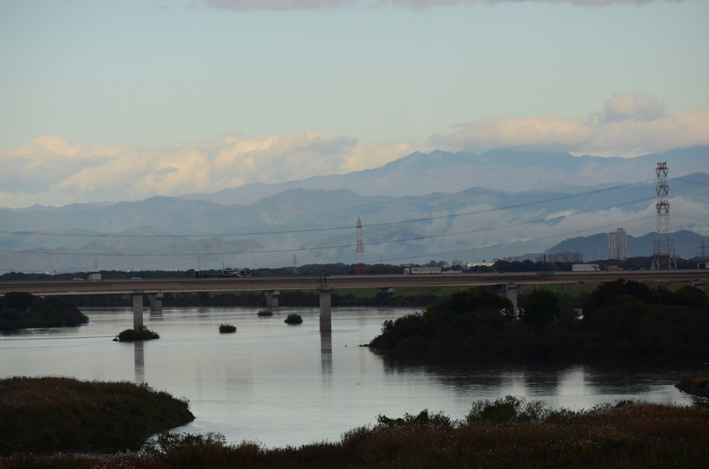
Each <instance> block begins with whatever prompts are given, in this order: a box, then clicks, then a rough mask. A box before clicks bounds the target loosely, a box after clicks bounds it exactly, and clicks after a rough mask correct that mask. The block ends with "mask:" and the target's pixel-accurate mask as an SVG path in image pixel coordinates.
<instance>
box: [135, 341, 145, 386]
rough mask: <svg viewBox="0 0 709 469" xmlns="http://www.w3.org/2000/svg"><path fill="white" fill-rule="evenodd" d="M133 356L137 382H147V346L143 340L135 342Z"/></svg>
mask: <svg viewBox="0 0 709 469" xmlns="http://www.w3.org/2000/svg"><path fill="white" fill-rule="evenodd" d="M133 356H134V359H135V384H143V383H144V382H145V346H144V344H143V341H142V340H137V341H135V342H133Z"/></svg>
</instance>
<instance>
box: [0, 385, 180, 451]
mask: <svg viewBox="0 0 709 469" xmlns="http://www.w3.org/2000/svg"><path fill="white" fill-rule="evenodd" d="M188 407H189V406H188V403H187V402H186V401H184V400H180V399H175V398H174V397H172V396H171V395H169V394H168V393H166V392H161V391H155V390H153V389H151V388H150V387H148V386H147V385H141V386H138V385H135V384H133V383H128V382H113V383H107V382H98V381H91V382H89V381H79V380H76V379H72V378H58V377H43V378H27V377H13V378H7V379H3V380H0V455H3V456H9V455H11V454H13V453H53V452H57V451H62V452H65V451H92V452H115V451H121V450H123V451H125V450H126V449H133V450H137V449H139V448H140V447H141V446H142V445H143V444H144V443H145V440H146V439H147V438H149V437H150V436H151V435H154V434H155V433H158V432H164V431H167V430H169V429H171V428H175V427H178V426H182V425H185V424H187V423H189V422H191V421H192V420H194V415H192V413H191V412H190V411H189V408H188Z"/></svg>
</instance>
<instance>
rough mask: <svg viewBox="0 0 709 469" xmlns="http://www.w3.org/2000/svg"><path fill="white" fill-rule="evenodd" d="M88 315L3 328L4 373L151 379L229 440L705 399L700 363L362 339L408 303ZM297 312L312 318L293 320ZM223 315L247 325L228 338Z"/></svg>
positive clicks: (318, 437) (199, 427)
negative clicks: (404, 355) (497, 360)
mask: <svg viewBox="0 0 709 469" xmlns="http://www.w3.org/2000/svg"><path fill="white" fill-rule="evenodd" d="M83 311H84V313H85V314H87V315H88V316H89V318H90V322H89V324H86V325H83V326H80V327H76V328H64V329H30V330H25V331H22V332H19V333H16V334H3V335H0V354H1V356H2V360H0V376H1V377H8V376H48V375H58V376H71V377H76V378H79V379H85V380H102V381H103V380H105V381H117V380H127V381H135V382H146V383H148V384H149V385H150V386H151V387H153V388H155V389H159V390H165V391H167V392H169V393H170V394H172V395H174V396H177V397H185V398H187V399H189V401H190V407H191V410H192V412H193V413H194V414H195V416H196V419H195V421H194V422H192V423H190V424H188V425H186V426H184V427H181V428H180V429H178V430H179V431H187V432H193V433H205V432H221V433H223V434H224V435H225V436H226V438H227V440H228V441H230V442H240V441H242V440H250V441H258V442H260V443H262V444H264V445H265V446H269V447H271V446H283V445H298V444H303V443H310V442H314V441H322V440H329V441H334V440H338V439H339V438H340V436H341V435H342V433H344V432H346V431H347V430H350V429H352V428H355V427H357V426H361V425H367V424H373V423H375V422H376V417H377V415H378V414H385V415H387V416H389V417H399V416H402V415H403V414H404V413H406V412H408V413H418V412H420V411H421V410H423V409H429V410H430V411H433V412H437V411H444V412H445V413H446V414H448V415H449V416H451V417H454V418H463V417H464V416H465V414H466V413H467V412H468V411H469V410H470V406H471V403H472V402H473V401H474V400H478V399H496V398H498V397H502V396H505V395H508V394H512V395H516V396H523V397H525V398H526V399H529V400H542V401H545V402H548V403H549V404H552V405H554V406H564V407H570V408H576V409H578V408H589V407H592V406H593V405H596V404H599V403H605V402H611V403H612V402H615V401H616V400H619V399H643V400H646V401H652V402H662V403H680V404H689V403H691V402H692V401H693V399H694V398H692V397H690V396H687V395H686V394H683V393H680V392H679V391H678V390H676V389H675V388H674V386H673V385H674V383H676V382H677V381H678V379H679V377H680V375H682V374H684V373H688V372H692V371H697V370H696V369H684V370H682V369H676V368H674V369H658V368H654V369H625V368H623V369H621V368H618V369H608V368H600V367H592V366H583V365H573V366H542V367H540V366H521V365H505V366H500V365H480V366H472V367H471V366H460V365H451V364H447V365H445V364H438V365H432V364H421V363H420V362H413V363H412V362H410V361H409V362H407V361H405V360H401V359H392V358H390V357H382V356H380V355H377V354H376V353H373V352H372V351H370V350H369V349H368V348H366V347H359V345H360V344H365V343H367V342H369V341H370V340H371V339H372V338H373V337H374V336H375V335H377V333H378V332H379V330H380V328H381V325H382V322H383V321H384V320H386V319H393V318H396V317H399V316H401V315H403V314H407V313H410V312H413V311H414V310H409V309H402V308H399V309H377V308H333V311H332V329H333V331H332V333H331V334H327V335H321V334H320V332H319V330H318V314H319V312H318V309H317V308H282V309H281V312H280V314H277V315H274V316H273V317H270V318H260V317H257V315H256V308H179V309H170V308H167V309H165V311H164V312H163V314H162V316H157V317H155V316H149V315H148V313H147V312H146V321H145V322H146V325H147V326H148V327H149V328H150V329H152V330H155V331H157V332H158V333H159V334H160V336H161V338H160V339H159V340H154V341H150V342H145V343H134V344H133V343H119V342H113V341H112V340H111V338H110V337H104V336H114V335H116V334H117V333H118V332H120V331H121V330H123V329H127V328H129V327H132V310H130V309H127V308H116V309H90V308H85V309H83ZM289 313H297V314H300V315H301V316H302V317H303V324H301V325H298V326H288V325H286V324H284V322H283V320H284V319H285V317H286V315H287V314H289ZM221 323H230V324H234V325H235V326H237V328H238V329H237V332H236V333H234V334H219V332H218V330H217V328H218V326H219V324H221Z"/></svg>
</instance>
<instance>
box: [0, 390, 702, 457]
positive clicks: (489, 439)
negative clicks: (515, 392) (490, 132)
mask: <svg viewBox="0 0 709 469" xmlns="http://www.w3.org/2000/svg"><path fill="white" fill-rule="evenodd" d="M707 421H709V409H707V408H699V407H680V406H668V405H659V404H642V403H635V404H633V403H628V402H622V403H619V404H617V405H601V406H597V407H595V408H593V409H590V410H587V411H578V412H577V411H571V410H565V409H560V410H556V409H552V408H549V407H547V406H545V405H544V404H541V403H538V402H531V403H526V402H524V401H523V400H521V399H518V398H514V397H509V396H508V397H506V398H504V399H498V400H497V401H494V402H490V401H480V402H476V403H475V404H473V408H472V409H471V411H470V413H469V414H468V416H467V417H466V418H465V420H463V421H454V420H452V419H450V418H449V417H446V416H445V415H443V414H440V413H439V414H432V413H429V412H428V411H423V412H421V413H419V414H418V415H409V414H407V415H405V416H404V417H403V418H388V417H386V416H381V415H380V416H379V418H378V424H376V425H375V426H373V427H361V428H356V429H354V430H351V431H349V432H347V433H345V434H344V435H343V436H342V438H341V440H340V441H338V442H320V443H312V444H308V445H303V446H300V447H298V448H296V447H291V446H287V447H285V448H273V449H266V448H263V447H262V446H260V445H258V444H256V443H252V442H247V441H245V442H242V443H240V444H227V443H226V442H225V440H224V437H223V436H222V435H219V434H208V435H189V434H187V435H161V436H159V437H158V438H157V439H156V440H155V441H154V442H152V443H150V444H148V445H147V446H146V447H145V452H143V453H127V454H119V455H104V456H100V455H64V454H62V455H51V456H46V457H42V456H33V455H17V456H13V457H11V458H7V459H4V460H0V467H3V468H8V469H9V468H19V467H47V468H49V467H53V468H58V469H64V468H70V467H71V468H73V467H87V468H88V467H107V468H119V467H120V468H123V467H134V468H145V469H152V468H156V469H157V468H159V469H163V468H165V469H167V468H179V467H185V468H186V467H194V468H197V467H210V468H220V467H223V468H232V467H233V468H237V467H239V468H301V467H303V468H304V467H321V468H368V467H377V468H438V467H453V468H457V467H460V468H468V467H471V468H472V467H474V468H518V467H519V468H557V467H567V468H576V469H579V468H597V467H604V468H605V467H610V468H653V467H706V461H709V447H708V445H707V441H709V426H707V424H706V423H707Z"/></svg>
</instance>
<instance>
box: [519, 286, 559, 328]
mask: <svg viewBox="0 0 709 469" xmlns="http://www.w3.org/2000/svg"><path fill="white" fill-rule="evenodd" d="M522 307H523V308H524V314H523V315H522V322H525V323H527V324H530V325H532V326H534V327H535V329H540V328H542V327H544V326H546V325H547V324H550V323H551V322H552V321H553V320H554V318H557V317H558V316H559V313H560V310H561V309H560V308H559V298H557V296H556V295H555V294H554V293H552V292H550V291H549V290H542V289H537V290H534V291H532V293H530V294H529V295H528V296H527V299H526V300H524V304H522Z"/></svg>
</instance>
